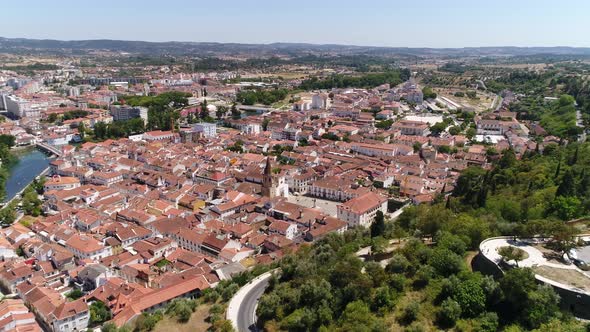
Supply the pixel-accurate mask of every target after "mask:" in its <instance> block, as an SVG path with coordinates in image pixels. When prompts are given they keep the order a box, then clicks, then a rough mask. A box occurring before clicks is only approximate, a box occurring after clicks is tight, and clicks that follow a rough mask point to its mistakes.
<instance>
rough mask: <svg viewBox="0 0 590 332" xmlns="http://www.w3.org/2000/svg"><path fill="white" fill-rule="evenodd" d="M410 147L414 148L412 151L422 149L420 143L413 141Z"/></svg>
mask: <svg viewBox="0 0 590 332" xmlns="http://www.w3.org/2000/svg"><path fill="white" fill-rule="evenodd" d="M412 149H413V150H414V153H416V152H418V151H420V149H422V143H420V142H414V144H412Z"/></svg>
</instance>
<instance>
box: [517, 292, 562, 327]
mask: <svg viewBox="0 0 590 332" xmlns="http://www.w3.org/2000/svg"><path fill="white" fill-rule="evenodd" d="M526 303H527V305H526V306H525V309H524V315H523V316H522V320H523V321H524V323H525V325H527V326H528V327H529V328H532V329H534V328H537V327H539V326H540V325H541V324H543V323H546V322H548V321H550V320H551V318H553V317H559V314H560V312H559V307H558V304H559V297H558V296H557V294H555V292H554V291H553V289H552V288H551V286H549V285H544V286H538V287H537V289H536V290H535V291H534V292H530V293H529V294H528V297H527V301H526Z"/></svg>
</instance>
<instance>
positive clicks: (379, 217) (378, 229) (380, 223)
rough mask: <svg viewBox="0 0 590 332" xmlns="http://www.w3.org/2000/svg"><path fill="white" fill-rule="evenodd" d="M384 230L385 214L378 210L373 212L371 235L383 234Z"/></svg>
mask: <svg viewBox="0 0 590 332" xmlns="http://www.w3.org/2000/svg"><path fill="white" fill-rule="evenodd" d="M384 232H385V216H384V215H383V211H381V210H378V211H377V213H376V214H375V221H373V223H372V224H371V237H377V236H381V235H383V233H384Z"/></svg>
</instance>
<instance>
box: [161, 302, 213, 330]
mask: <svg viewBox="0 0 590 332" xmlns="http://www.w3.org/2000/svg"><path fill="white" fill-rule="evenodd" d="M210 306H211V305H209V304H200V305H199V306H198V307H197V310H195V312H193V315H192V316H191V319H190V320H189V321H188V322H186V323H179V322H178V321H176V318H174V317H168V316H167V315H164V318H163V319H162V320H161V321H159V322H158V324H156V327H155V328H154V329H153V330H152V331H153V332H172V331H174V332H193V331H207V330H208V329H209V328H210V327H211V324H209V323H207V322H206V321H205V320H206V319H207V317H209V307H210Z"/></svg>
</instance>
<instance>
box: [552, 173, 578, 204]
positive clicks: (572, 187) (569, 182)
mask: <svg viewBox="0 0 590 332" xmlns="http://www.w3.org/2000/svg"><path fill="white" fill-rule="evenodd" d="M555 196H557V197H559V196H564V197H570V196H576V180H575V176H574V173H573V171H572V170H571V169H568V170H567V171H565V174H564V175H563V179H561V183H560V184H559V187H557V191H556V192H555Z"/></svg>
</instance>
